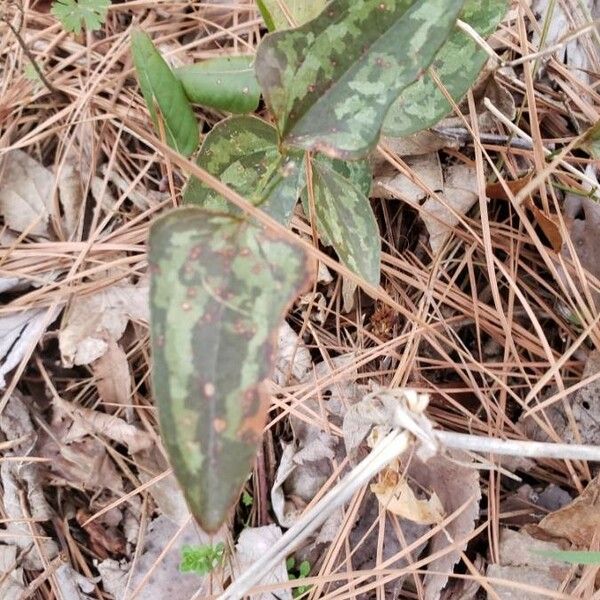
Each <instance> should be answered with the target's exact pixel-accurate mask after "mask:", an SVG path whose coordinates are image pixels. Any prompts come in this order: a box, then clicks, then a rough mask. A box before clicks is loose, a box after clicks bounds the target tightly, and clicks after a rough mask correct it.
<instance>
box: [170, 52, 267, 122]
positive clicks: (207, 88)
mask: <svg viewBox="0 0 600 600" xmlns="http://www.w3.org/2000/svg"><path fill="white" fill-rule="evenodd" d="M174 73H175V76H176V77H177V79H179V81H181V84H182V85H183V89H184V91H185V94H186V96H187V97H188V98H189V100H191V101H192V102H194V103H195V104H202V105H203V106H210V107H211V108H216V109H218V110H224V111H227V112H231V113H249V112H253V111H255V110H256V109H257V108H258V103H259V101H260V88H259V87H258V81H256V75H255V74H254V56H228V57H219V58H210V59H208V60H205V61H203V62H200V63H195V64H193V65H187V66H185V67H179V68H178V69H175V71H174Z"/></svg>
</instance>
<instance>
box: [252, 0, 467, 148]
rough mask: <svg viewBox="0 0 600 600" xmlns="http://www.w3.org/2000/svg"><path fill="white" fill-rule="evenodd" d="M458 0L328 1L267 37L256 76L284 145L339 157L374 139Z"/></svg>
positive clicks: (451, 19) (444, 32) (440, 39)
mask: <svg viewBox="0 0 600 600" xmlns="http://www.w3.org/2000/svg"><path fill="white" fill-rule="evenodd" d="M462 4H463V0H383V1H382V0H333V1H332V2H330V3H329V4H328V5H327V6H326V8H325V10H324V11H323V12H322V13H321V15H320V16H319V17H317V18H316V19H314V20H312V21H310V22H309V23H306V24H305V25H303V26H301V27H299V28H296V29H290V30H287V31H280V32H276V33H272V34H269V35H268V36H266V37H265V38H264V40H263V42H262V43H261V45H260V46H259V49H258V53H257V57H256V75H257V77H258V81H259V83H260V84H261V87H262V90H263V94H264V97H265V100H266V102H267V104H268V106H269V107H270V109H271V111H272V112H273V115H274V116H275V118H276V121H277V129H278V131H279V134H280V136H281V139H282V141H283V143H284V144H286V145H290V146H297V147H300V148H305V149H316V150H321V151H323V152H326V153H328V154H331V155H333V156H337V157H340V158H352V157H354V158H358V157H360V156H364V155H365V154H366V153H367V151H368V150H369V149H370V148H371V147H372V146H374V145H375V143H376V142H377V138H378V135H379V130H380V128H381V124H382V121H383V119H384V117H385V115H386V113H387V111H388V108H389V106H390V104H391V103H392V102H393V101H394V100H395V99H396V98H397V96H398V95H399V94H400V92H401V91H402V90H403V89H404V88H405V87H406V86H407V85H409V84H411V83H412V82H413V81H415V80H416V79H417V77H418V76H419V75H420V73H422V71H423V69H425V68H426V67H427V66H429V64H430V63H431V61H432V60H433V58H434V56H435V53H436V52H437V50H438V49H439V48H440V46H441V45H442V44H443V43H444V41H445V40H446V38H447V37H448V35H449V33H450V31H451V29H452V27H453V25H454V23H455V21H456V17H457V15H458V13H459V11H460V9H461V7H462Z"/></svg>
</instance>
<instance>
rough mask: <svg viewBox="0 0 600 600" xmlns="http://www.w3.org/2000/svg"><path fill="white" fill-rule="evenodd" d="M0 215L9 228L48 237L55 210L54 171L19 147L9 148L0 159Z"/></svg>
mask: <svg viewBox="0 0 600 600" xmlns="http://www.w3.org/2000/svg"><path fill="white" fill-rule="evenodd" d="M0 182H1V183H0V215H1V216H3V217H4V222H5V223H6V225H7V226H8V227H10V228H11V229H12V230H14V231H17V232H19V233H21V232H23V231H27V232H28V233H30V234H32V235H39V236H42V237H51V233H50V229H49V223H50V217H51V216H52V215H54V214H55V205H54V201H53V197H52V196H53V188H54V175H53V173H52V171H50V170H49V169H46V167H44V166H42V165H41V164H40V163H39V162H38V161H37V160H35V159H33V158H31V157H30V156H29V155H28V154H27V153H25V152H23V151H22V150H12V151H11V152H9V153H8V154H6V155H5V156H4V158H3V160H2V161H1V163H0Z"/></svg>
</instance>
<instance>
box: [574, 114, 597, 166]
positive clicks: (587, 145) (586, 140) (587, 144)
mask: <svg viewBox="0 0 600 600" xmlns="http://www.w3.org/2000/svg"><path fill="white" fill-rule="evenodd" d="M579 145H580V146H581V147H582V148H583V149H584V150H585V151H586V152H587V153H588V154H589V155H590V156H591V157H592V158H595V159H600V121H598V122H597V123H596V124H595V125H593V126H592V127H590V128H589V129H588V130H587V131H586V132H585V135H584V136H583V138H582V141H581V143H580V144H579Z"/></svg>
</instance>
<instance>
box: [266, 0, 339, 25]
mask: <svg viewBox="0 0 600 600" xmlns="http://www.w3.org/2000/svg"><path fill="white" fill-rule="evenodd" d="M256 4H257V5H258V8H259V10H260V14H261V15H262V18H263V19H264V21H265V24H266V26H267V27H268V28H269V31H275V30H276V29H288V28H289V27H290V26H291V25H290V22H289V20H288V18H287V16H286V14H285V12H284V11H283V10H282V8H281V5H282V4H283V5H284V6H285V8H286V11H287V13H288V14H289V16H290V17H291V18H292V22H293V24H294V25H295V26H298V25H304V23H306V22H307V21H310V20H311V19H314V18H315V17H316V16H317V15H318V14H319V13H320V12H321V11H322V10H323V8H324V6H325V5H326V4H327V0H256Z"/></svg>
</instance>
